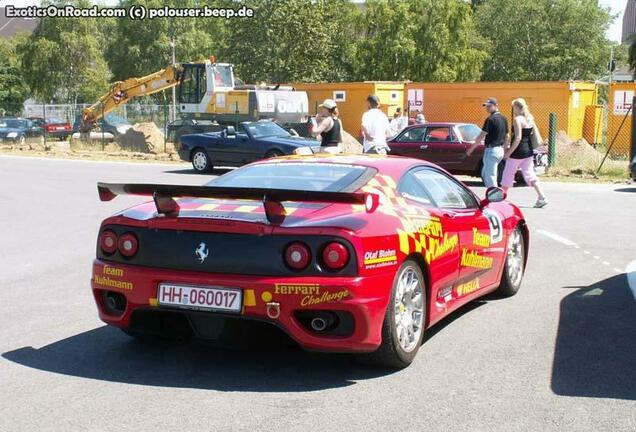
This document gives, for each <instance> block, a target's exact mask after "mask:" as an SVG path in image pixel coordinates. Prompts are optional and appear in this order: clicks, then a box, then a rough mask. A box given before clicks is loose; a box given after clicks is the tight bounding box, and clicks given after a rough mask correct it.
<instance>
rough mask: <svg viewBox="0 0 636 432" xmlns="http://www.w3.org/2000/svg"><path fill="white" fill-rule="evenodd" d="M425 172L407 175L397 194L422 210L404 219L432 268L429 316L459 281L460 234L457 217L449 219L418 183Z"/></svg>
mask: <svg viewBox="0 0 636 432" xmlns="http://www.w3.org/2000/svg"><path fill="white" fill-rule="evenodd" d="M422 169H425V168H423V167H416V168H414V169H411V170H410V171H408V172H407V173H405V174H404V175H403V176H402V178H401V179H400V182H399V185H398V193H399V194H400V195H401V197H402V198H404V199H405V202H406V204H408V206H415V207H419V208H420V211H417V212H412V213H413V214H409V215H405V219H406V220H408V224H409V225H411V227H412V228H413V229H415V230H416V232H414V233H413V235H415V236H416V239H417V240H418V242H419V244H420V245H421V248H422V255H423V258H424V260H425V261H426V262H427V263H428V264H429V270H430V279H431V281H432V286H431V287H430V295H431V299H432V300H435V301H432V302H431V309H430V312H431V314H435V313H438V312H439V311H437V312H436V309H435V308H434V307H433V305H439V304H442V305H444V304H445V303H446V301H447V298H450V296H451V295H452V290H453V287H454V285H455V282H456V281H457V279H458V278H459V268H460V265H459V260H460V256H459V252H460V248H459V237H460V233H459V232H458V231H457V223H456V221H455V220H454V215H450V216H449V212H447V211H445V210H444V209H441V208H439V207H438V206H437V205H436V203H435V202H434V200H433V198H432V197H431V195H430V194H429V193H428V192H427V191H426V189H425V188H424V187H423V186H422V184H421V182H420V181H419V180H418V179H417V175H418V172H419V171H420V170H422ZM409 213H411V212H409ZM424 215H426V216H424ZM402 252H410V251H404V250H402ZM442 309H443V307H442ZM431 318H433V316H432V315H431Z"/></svg>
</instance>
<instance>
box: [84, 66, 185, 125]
mask: <svg viewBox="0 0 636 432" xmlns="http://www.w3.org/2000/svg"><path fill="white" fill-rule="evenodd" d="M182 75H183V66H181V65H180V64H176V65H174V66H168V67H167V68H165V69H162V70H160V71H158V72H155V73H152V74H150V75H146V76H144V77H141V78H129V79H127V80H126V81H117V82H115V83H114V84H113V85H112V87H111V89H110V91H109V92H108V93H106V94H105V95H103V96H102V97H101V98H100V99H99V100H98V101H97V102H95V103H94V104H93V105H91V106H90V107H88V108H85V109H84V112H83V115H82V124H81V126H80V132H88V131H90V130H91V129H92V128H93V127H94V125H95V122H96V121H97V120H99V119H100V118H102V117H103V116H104V115H106V114H107V113H109V112H110V111H112V110H114V109H115V108H117V106H119V105H120V104H123V103H126V102H127V101H129V100H130V99H132V98H134V97H138V96H147V95H150V94H153V93H157V92H158V91H161V90H165V89H168V88H172V87H174V86H176V85H178V84H179V82H180V81H181V77H182Z"/></svg>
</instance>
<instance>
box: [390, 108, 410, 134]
mask: <svg viewBox="0 0 636 432" xmlns="http://www.w3.org/2000/svg"><path fill="white" fill-rule="evenodd" d="M408 125H409V121H408V119H407V118H406V116H405V115H404V113H402V108H400V107H397V108H396V110H395V114H393V120H391V136H395V135H397V134H399V133H400V132H402V131H403V130H404V129H405V128H406V127H407V126H408Z"/></svg>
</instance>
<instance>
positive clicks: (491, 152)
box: [466, 97, 510, 188]
mask: <svg viewBox="0 0 636 432" xmlns="http://www.w3.org/2000/svg"><path fill="white" fill-rule="evenodd" d="M483 106H484V107H486V111H488V113H489V114H490V115H489V116H488V118H487V119H486V121H485V122H484V127H483V128H482V130H481V133H480V134H479V136H478V137H477V138H476V139H475V142H474V143H473V144H472V145H471V146H470V147H469V148H468V150H466V156H470V155H471V154H472V153H473V151H475V148H477V146H478V145H479V144H480V143H481V142H482V140H483V141H484V144H485V145H486V149H485V150H484V157H483V167H482V169H481V178H482V179H483V181H484V184H485V185H486V187H487V188H489V187H493V186H497V167H498V166H499V163H500V162H501V161H502V160H503V156H504V146H505V144H506V143H507V142H508V140H509V138H510V137H509V135H508V120H506V118H505V117H504V116H503V115H501V113H500V112H499V104H498V103H497V99H495V98H492V97H491V98H488V99H487V100H486V102H484V103H483Z"/></svg>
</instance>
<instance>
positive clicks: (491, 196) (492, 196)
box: [481, 187, 507, 207]
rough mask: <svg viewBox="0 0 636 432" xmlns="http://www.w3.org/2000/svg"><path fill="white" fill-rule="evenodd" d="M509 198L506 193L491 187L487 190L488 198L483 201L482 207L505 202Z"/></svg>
mask: <svg viewBox="0 0 636 432" xmlns="http://www.w3.org/2000/svg"><path fill="white" fill-rule="evenodd" d="M506 197H507V194H506V192H505V191H504V190H503V189H502V188H499V187H489V188H488V189H487V190H486V198H484V199H483V200H482V201H481V207H486V206H487V205H488V204H490V203H496V202H501V201H504V200H505V199H506Z"/></svg>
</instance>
